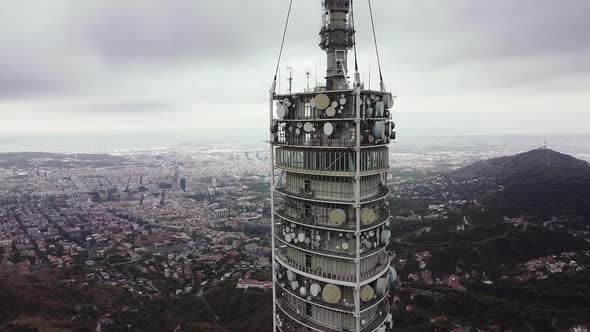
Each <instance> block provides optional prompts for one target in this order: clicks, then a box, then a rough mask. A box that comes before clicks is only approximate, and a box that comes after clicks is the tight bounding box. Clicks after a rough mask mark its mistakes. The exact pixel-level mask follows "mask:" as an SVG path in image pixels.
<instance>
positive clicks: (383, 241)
mask: <svg viewBox="0 0 590 332" xmlns="http://www.w3.org/2000/svg"><path fill="white" fill-rule="evenodd" d="M390 238H391V231H390V230H384V231H383V232H381V244H382V245H386V244H387V242H389V239H390Z"/></svg>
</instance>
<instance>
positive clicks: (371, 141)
mask: <svg viewBox="0 0 590 332" xmlns="http://www.w3.org/2000/svg"><path fill="white" fill-rule="evenodd" d="M368 140H369V143H373V142H375V137H374V136H373V135H369V138H368Z"/></svg>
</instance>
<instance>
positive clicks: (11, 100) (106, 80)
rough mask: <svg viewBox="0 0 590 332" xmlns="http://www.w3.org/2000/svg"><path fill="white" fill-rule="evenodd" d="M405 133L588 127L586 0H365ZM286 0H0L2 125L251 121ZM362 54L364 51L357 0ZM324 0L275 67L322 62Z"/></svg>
mask: <svg viewBox="0 0 590 332" xmlns="http://www.w3.org/2000/svg"><path fill="white" fill-rule="evenodd" d="M372 3H373V7H374V10H375V23H376V28H377V37H378V40H379V44H380V53H381V57H382V67H383V72H384V78H385V81H386V85H387V87H388V88H389V89H390V90H392V91H393V92H394V93H395V95H397V96H398V104H397V109H396V111H395V112H394V114H395V118H396V121H397V124H398V131H399V132H400V134H406V135H424V134H434V135H454V134H494V133H499V134H504V133H518V132H522V133H537V134H544V133H567V132H577V133H589V132H590V126H589V124H590V75H589V74H590V19H588V14H590V1H588V0H564V1H559V0H496V1H473V0H448V1H439V0H373V2H372ZM287 6H288V0H232V1H210V0H191V1H186V0H169V1H164V0H159V1H155V0H154V1H152V0H135V1H131V0H129V1H125V0H84V1H79V0H71V1H67V0H46V1H44V0H18V1H2V2H0V22H1V28H0V132H3V133H6V132H8V133H10V132H35V133H40V132H66V131H96V130H105V129H131V130H138V129H139V130H151V129H155V128H158V129H162V128H165V129H169V128H170V129H171V128H214V127H219V128H240V127H241V128H262V127H264V128H265V127H266V126H267V121H268V116H267V96H268V88H269V86H270V83H271V79H272V76H273V72H274V67H275V61H276V56H277V52H278V47H279V43H280V37H281V33H282V31H281V30H282V26H283V24H284V18H285V14H286V9H287ZM355 7H356V22H357V31H358V34H357V39H358V46H359V61H360V64H361V71H362V72H363V75H364V77H365V79H368V77H369V73H368V72H369V63H372V65H371V67H372V72H373V73H372V80H373V82H372V83H371V84H372V86H373V87H377V86H378V82H377V80H376V78H377V71H376V67H377V66H376V60H375V56H374V50H373V49H372V39H371V38H372V37H371V34H370V29H369V27H370V26H369V16H368V11H367V2H366V1H364V0H357V1H355ZM320 16H321V1H320V0H295V1H294V7H293V13H292V17H291V25H290V27H289V31H288V34H287V41H286V49H285V56H284V59H283V63H282V64H281V68H282V74H283V76H282V79H283V80H282V82H281V87H282V89H283V91H284V90H285V88H286V85H287V84H286V81H285V80H284V79H285V78H286V77H285V76H286V70H285V68H286V67H287V66H288V65H291V66H293V67H294V68H295V72H294V74H295V87H296V88H297V89H301V88H303V87H304V85H305V83H306V82H305V81H306V80H305V74H304V73H305V72H306V71H310V72H312V81H314V80H315V78H314V76H315V68H316V66H317V68H318V76H319V77H320V78H321V77H323V71H324V68H325V65H324V61H325V57H324V55H323V53H322V51H321V50H320V49H319V47H318V46H317V45H318V42H319V37H318V30H319V26H320Z"/></svg>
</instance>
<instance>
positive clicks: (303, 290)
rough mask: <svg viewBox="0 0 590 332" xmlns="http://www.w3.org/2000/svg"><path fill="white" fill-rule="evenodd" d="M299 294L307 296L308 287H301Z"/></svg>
mask: <svg viewBox="0 0 590 332" xmlns="http://www.w3.org/2000/svg"><path fill="white" fill-rule="evenodd" d="M299 294H301V296H306V295H307V288H305V287H301V288H299Z"/></svg>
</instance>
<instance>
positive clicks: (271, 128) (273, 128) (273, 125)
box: [270, 122, 279, 134]
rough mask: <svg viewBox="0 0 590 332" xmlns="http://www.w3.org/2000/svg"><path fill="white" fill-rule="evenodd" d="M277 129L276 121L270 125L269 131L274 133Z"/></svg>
mask: <svg viewBox="0 0 590 332" xmlns="http://www.w3.org/2000/svg"><path fill="white" fill-rule="evenodd" d="M277 131H279V125H278V124H277V123H276V122H274V123H273V124H272V126H271V127H270V132H271V133H273V134H276V133H277Z"/></svg>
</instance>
